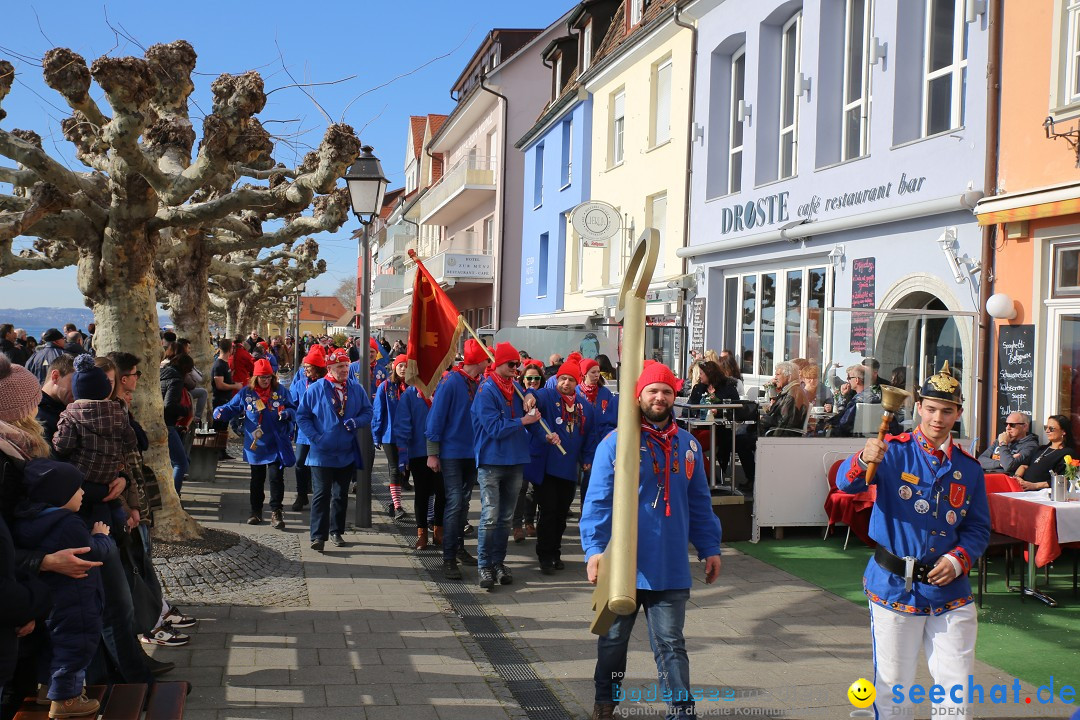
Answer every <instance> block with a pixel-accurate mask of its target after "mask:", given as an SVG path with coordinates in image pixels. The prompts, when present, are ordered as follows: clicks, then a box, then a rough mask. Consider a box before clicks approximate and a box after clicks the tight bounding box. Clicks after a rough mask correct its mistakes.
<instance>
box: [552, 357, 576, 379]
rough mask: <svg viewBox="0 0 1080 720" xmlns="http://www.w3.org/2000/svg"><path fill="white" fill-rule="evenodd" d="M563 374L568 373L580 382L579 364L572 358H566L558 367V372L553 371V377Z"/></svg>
mask: <svg viewBox="0 0 1080 720" xmlns="http://www.w3.org/2000/svg"><path fill="white" fill-rule="evenodd" d="M563 375H569V376H570V377H572V378H574V381H575V382H577V383H580V382H581V366H580V365H578V364H577V363H576V362H574V361H573V360H567V361H566V362H564V363H563V364H562V365H561V366H560V367H559V372H557V373H555V377H557V378H559V377H562V376H563Z"/></svg>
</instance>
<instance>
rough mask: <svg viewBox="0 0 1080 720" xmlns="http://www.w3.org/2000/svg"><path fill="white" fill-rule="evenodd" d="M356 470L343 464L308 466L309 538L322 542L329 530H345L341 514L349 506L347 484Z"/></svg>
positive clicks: (343, 516)
mask: <svg viewBox="0 0 1080 720" xmlns="http://www.w3.org/2000/svg"><path fill="white" fill-rule="evenodd" d="M355 471H356V468H355V466H353V465H352V464H349V465H346V466H345V467H339V468H336V467H319V466H317V465H312V466H311V487H312V493H311V541H312V542H315V541H316V540H323V541H325V540H326V539H327V538H328V537H329V535H328V534H327V533H328V532H331V533H344V532H345V513H346V511H347V510H348V509H349V483H350V482H352V479H353V473H354V472H355Z"/></svg>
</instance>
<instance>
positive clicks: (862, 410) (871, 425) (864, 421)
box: [851, 403, 884, 437]
mask: <svg viewBox="0 0 1080 720" xmlns="http://www.w3.org/2000/svg"><path fill="white" fill-rule="evenodd" d="M882 412H884V411H883V409H882V407H881V403H859V404H857V405H856V406H855V424H854V426H853V427H852V428H851V434H852V435H853V436H854V437H871V436H876V435H877V432H878V428H879V427H881V414H882Z"/></svg>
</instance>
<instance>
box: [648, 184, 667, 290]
mask: <svg viewBox="0 0 1080 720" xmlns="http://www.w3.org/2000/svg"><path fill="white" fill-rule="evenodd" d="M646 222H647V223H648V224H649V227H654V228H656V232H658V233H659V234H660V253H659V254H658V255H657V258H656V270H655V272H654V276H655V277H661V276H663V274H664V256H665V253H666V245H665V240H666V239H667V193H661V194H659V195H653V196H652V197H651V198H649V216H648V218H646Z"/></svg>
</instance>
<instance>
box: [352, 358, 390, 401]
mask: <svg viewBox="0 0 1080 720" xmlns="http://www.w3.org/2000/svg"><path fill="white" fill-rule="evenodd" d="M388 362H389V361H388V360H387V359H386V358H383V357H380V358H379V359H378V360H376V361H375V365H374V366H372V365H371V364H370V363H369V364H368V367H369V368H370V369H369V373H370V375H371V377H370V378H368V381H369V382H370V384H371V387H370V388H369V392H368V397H369V398H372V397H375V393H376V392H377V391H378V389H379V385H381V384H382V382H383V381H384V380H386V378H387V377H388V376H389V371H388V370H387V363H388ZM363 363H367V358H360V359H359V360H357V361H356V362H353V363H349V377H350V378H352V379H353V380H355V381H356V382H357V383H359V382H360V373H361V372H362V370H361V368H363Z"/></svg>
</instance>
